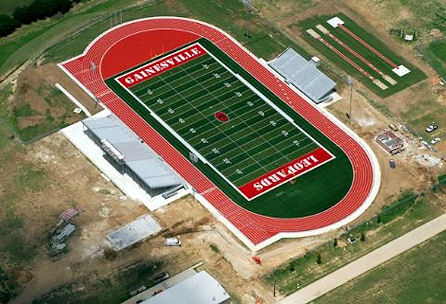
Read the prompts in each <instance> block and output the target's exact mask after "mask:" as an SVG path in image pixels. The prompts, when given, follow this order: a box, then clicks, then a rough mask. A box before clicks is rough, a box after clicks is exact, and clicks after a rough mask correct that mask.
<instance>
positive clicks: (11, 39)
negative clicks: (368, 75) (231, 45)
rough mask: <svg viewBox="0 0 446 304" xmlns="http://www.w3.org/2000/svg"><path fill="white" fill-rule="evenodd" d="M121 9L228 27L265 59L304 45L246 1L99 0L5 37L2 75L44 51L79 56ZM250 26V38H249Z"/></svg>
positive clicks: (54, 56) (0, 51)
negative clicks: (254, 11)
mask: <svg viewBox="0 0 446 304" xmlns="http://www.w3.org/2000/svg"><path fill="white" fill-rule="evenodd" d="M116 11H122V21H123V22H127V21H129V20H134V19H138V18H146V17H151V16H169V15H174V16H184V17H190V18H196V19H199V20H203V21H207V22H210V23H212V24H214V25H217V26H219V27H221V28H223V29H224V30H226V31H228V32H229V33H230V34H232V35H234V36H235V37H236V38H237V39H238V40H239V41H240V42H242V43H244V44H245V45H246V47H247V48H248V49H250V50H251V51H252V52H253V53H254V54H256V55H257V56H260V57H263V58H265V59H272V58H273V56H274V55H277V54H279V53H280V52H281V51H283V49H285V48H286V47H287V46H293V47H295V48H297V49H300V48H299V46H298V45H296V44H295V43H294V42H293V41H291V40H290V39H289V38H288V37H287V36H285V35H284V34H282V33H281V32H280V31H278V30H276V29H275V28H273V27H272V26H270V25H269V24H268V23H267V22H265V21H264V20H263V19H262V18H261V17H259V16H257V15H255V14H251V13H247V11H246V9H245V8H244V6H243V3H242V2H241V1H237V0H225V1H223V0H211V1H207V0H185V1H180V0H173V1H168V3H167V1H163V0H156V1H155V0H154V1H149V2H144V3H140V2H139V1H136V0H133V1H130V0H110V1H106V2H104V1H98V0H93V1H87V2H83V3H82V4H81V5H77V6H76V7H75V8H74V9H72V10H71V11H70V12H68V13H67V14H65V15H64V16H63V17H60V16H59V17H57V16H56V17H53V18H50V19H46V20H42V21H38V22H35V23H33V24H31V25H27V26H22V27H21V28H20V29H19V30H18V31H16V33H14V34H13V35H10V36H8V37H6V38H0V75H4V74H6V73H8V72H10V71H11V70H12V69H14V68H15V67H17V66H18V65H20V64H23V63H24V62H25V61H27V60H34V59H36V58H38V57H39V56H41V55H42V54H45V61H46V62H60V61H63V60H66V59H68V58H71V57H74V56H76V55H79V54H80V53H81V52H82V51H83V50H84V49H85V47H86V46H87V45H88V44H89V43H90V42H91V41H92V40H93V39H94V38H96V37H97V36H98V35H99V34H101V33H102V32H104V31H106V30H108V29H109V28H110V27H111V26H113V25H117V20H120V18H115V19H113V18H111V14H112V13H113V12H116ZM247 29H248V33H249V38H248V37H246V36H245V33H246V30H247Z"/></svg>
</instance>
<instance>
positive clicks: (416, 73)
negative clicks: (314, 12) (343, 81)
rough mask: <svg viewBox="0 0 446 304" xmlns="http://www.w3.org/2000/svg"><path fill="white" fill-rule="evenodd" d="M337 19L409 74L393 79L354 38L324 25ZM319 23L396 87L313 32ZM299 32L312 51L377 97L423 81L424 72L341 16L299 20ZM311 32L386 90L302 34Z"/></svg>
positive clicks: (385, 66) (387, 66)
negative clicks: (320, 54)
mask: <svg viewBox="0 0 446 304" xmlns="http://www.w3.org/2000/svg"><path fill="white" fill-rule="evenodd" d="M334 16H338V17H340V18H341V19H342V20H344V22H345V26H346V27H347V28H348V29H349V30H350V31H352V32H353V33H354V34H355V35H357V36H359V37H360V38H361V39H363V40H364V41H366V42H367V43H368V44H370V45H371V46H373V48H375V49H376V50H378V51H379V52H380V53H381V54H383V55H384V56H385V57H386V58H388V59H389V60H391V61H392V62H394V63H395V64H396V65H400V64H402V65H404V66H406V67H407V68H408V69H409V70H411V72H410V73H409V74H407V75H405V76H403V77H399V76H397V75H396V74H395V73H393V72H392V68H393V67H392V66H391V65H390V64H388V63H387V62H385V61H384V60H382V59H381V58H380V57H379V56H378V55H376V54H374V53H373V52H371V51H370V50H369V49H368V48H367V47H365V46H364V45H363V44H361V43H360V42H358V41H357V40H356V39H354V38H352V37H351V36H350V35H349V34H347V33H346V32H345V31H343V30H342V29H340V28H339V27H338V28H333V27H331V26H330V25H329V24H328V23H327V20H329V19H330V18H332V17H334ZM318 24H321V25H323V26H324V27H325V28H326V29H328V30H329V31H330V33H331V34H333V35H335V36H336V37H337V38H338V39H339V40H341V41H342V42H344V43H345V44H346V45H347V46H348V47H350V48H351V49H352V50H353V51H355V52H356V53H358V54H359V55H360V56H362V57H363V58H364V59H365V60H367V61H369V62H370V63H371V64H372V65H374V66H375V67H376V68H377V69H378V70H380V71H381V72H382V73H383V74H385V75H388V76H390V77H392V78H393V79H394V80H396V81H397V84H396V85H391V84H390V83H387V82H386V81H385V80H384V79H383V78H382V75H380V74H379V73H378V72H377V71H376V69H373V68H372V67H370V66H369V65H368V64H366V63H364V62H363V61H361V60H360V59H359V58H358V57H357V56H355V55H354V54H352V53H351V52H349V51H347V50H346V49H345V48H344V47H343V46H341V45H340V44H338V43H337V42H336V41H335V40H334V39H333V38H331V37H329V36H328V35H325V34H323V33H322V32H321V31H319V30H318V29H316V25H318ZM298 25H299V27H300V29H301V30H302V31H303V35H304V38H305V39H306V40H307V41H308V42H309V43H311V44H312V45H313V46H314V48H316V49H317V50H318V51H319V52H321V53H322V54H323V55H324V56H325V57H327V58H329V59H330V60H331V61H333V62H334V63H335V64H336V65H338V66H339V67H340V68H341V69H343V70H344V71H346V72H348V73H349V74H350V75H353V76H354V77H355V78H357V79H358V80H360V81H361V82H362V83H363V84H364V85H365V86H367V87H368V88H369V89H370V90H372V91H373V92H374V93H375V94H377V95H378V96H381V97H387V96H390V95H392V94H394V93H396V92H398V91H400V90H402V89H404V88H406V87H408V86H410V85H412V84H414V83H416V82H419V81H421V80H423V79H424V78H425V77H426V76H425V75H424V73H423V72H422V71H421V70H419V69H418V68H416V67H415V66H413V65H412V64H410V62H407V61H406V60H404V59H403V58H401V57H399V56H398V55H396V54H395V53H394V52H393V51H391V50H390V49H389V48H388V47H387V46H386V45H385V44H383V43H382V42H381V41H380V40H379V39H377V38H376V37H375V36H373V35H372V34H370V33H369V32H367V31H366V30H364V29H362V28H361V27H360V26H358V25H357V24H356V23H355V22H353V20H351V19H349V18H348V17H347V16H345V15H344V14H341V13H339V14H336V15H325V16H318V17H313V18H309V19H306V20H303V21H301V22H300V23H299V24H298ZM309 28H311V29H313V30H315V31H316V32H317V33H318V34H320V35H321V37H322V38H323V39H324V40H326V41H327V42H328V43H330V44H331V45H332V46H333V47H335V48H336V49H338V50H339V51H340V52H341V53H342V54H343V55H344V56H346V57H347V58H348V59H350V60H351V61H353V62H354V63H356V64H357V65H358V66H360V67H361V68H362V69H363V70H364V71H365V72H366V73H368V74H370V75H371V76H372V77H374V78H375V79H379V80H380V81H381V82H383V83H384V84H386V85H387V86H388V88H387V89H385V90H382V89H381V88H379V87H378V86H376V85H375V84H373V82H372V81H371V80H370V79H369V78H368V77H366V76H365V75H364V74H362V73H361V72H360V71H358V70H357V69H356V68H354V67H353V66H352V65H351V64H350V63H348V62H347V61H345V60H344V59H342V58H341V57H340V56H339V55H337V54H336V53H335V52H334V51H332V50H330V49H329V48H328V47H327V46H325V45H324V44H323V43H321V42H319V41H318V40H316V39H315V38H313V37H311V36H310V35H309V34H308V33H306V32H305V30H306V29H309Z"/></svg>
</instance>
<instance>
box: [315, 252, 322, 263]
mask: <svg viewBox="0 0 446 304" xmlns="http://www.w3.org/2000/svg"><path fill="white" fill-rule="evenodd" d="M316 263H318V264H319V265H320V264H322V257H321V254H320V253H318V254H317V261H316Z"/></svg>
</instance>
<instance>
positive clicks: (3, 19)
mask: <svg viewBox="0 0 446 304" xmlns="http://www.w3.org/2000/svg"><path fill="white" fill-rule="evenodd" d="M80 1H81V0H34V1H32V2H31V3H30V4H28V5H22V6H19V7H17V8H16V9H15V10H14V12H13V13H12V16H8V15H6V14H0V37H5V36H8V35H9V34H11V33H13V32H14V31H15V29H16V28H19V27H20V26H21V25H22V24H30V23H32V22H34V21H37V20H41V19H45V18H48V17H51V16H54V15H56V14H57V13H61V14H65V13H66V12H68V11H69V10H70V8H71V7H72V6H73V3H76V2H80Z"/></svg>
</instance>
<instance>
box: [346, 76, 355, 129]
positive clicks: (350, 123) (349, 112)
mask: <svg viewBox="0 0 446 304" xmlns="http://www.w3.org/2000/svg"><path fill="white" fill-rule="evenodd" d="M354 82H355V80H354V79H353V77H351V76H347V85H348V86H349V87H350V103H349V107H348V124H349V126H351V125H352V98H353V83H354Z"/></svg>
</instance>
